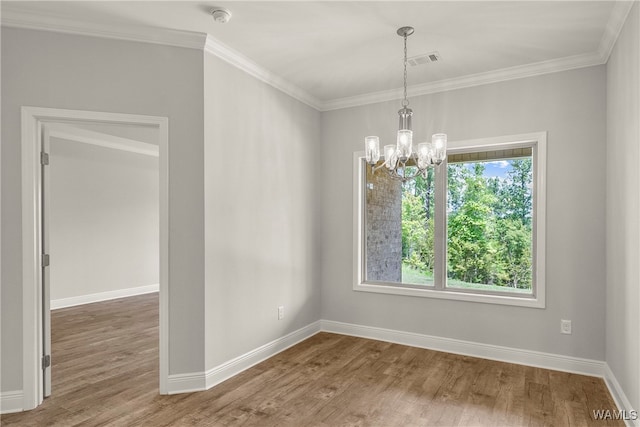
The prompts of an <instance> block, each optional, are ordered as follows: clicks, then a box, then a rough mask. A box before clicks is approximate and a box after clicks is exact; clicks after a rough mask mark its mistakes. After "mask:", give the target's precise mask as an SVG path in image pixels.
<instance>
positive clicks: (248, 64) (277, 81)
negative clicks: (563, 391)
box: [204, 35, 322, 111]
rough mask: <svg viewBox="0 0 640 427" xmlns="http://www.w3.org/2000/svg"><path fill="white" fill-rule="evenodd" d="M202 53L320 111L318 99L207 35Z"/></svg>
mask: <svg viewBox="0 0 640 427" xmlns="http://www.w3.org/2000/svg"><path fill="white" fill-rule="evenodd" d="M204 51H205V52H207V53H210V54H212V55H214V56H216V57H218V58H220V59H222V60H223V61H226V62H228V63H229V64H231V65H233V66H234V67H236V68H239V69H240V70H242V71H244V72H245V73H247V74H249V75H250V76H253V77H255V78H256V79H258V80H260V81H262V82H264V83H266V84H268V85H270V86H273V87H274V88H276V89H278V90H279V91H281V92H283V93H286V94H287V95H289V96H290V97H292V98H294V99H297V100H298V101H300V102H302V103H304V104H307V105H308V106H310V107H312V108H315V109H316V110H320V111H322V108H321V106H322V102H321V101H320V100H319V99H317V98H316V97H314V96H312V95H311V94H309V93H308V92H306V91H305V90H303V89H301V88H299V87H298V86H296V85H294V84H293V83H291V82H289V81H287V80H285V79H283V78H282V77H280V76H278V75H276V74H274V73H272V72H271V71H269V70H267V69H266V68H264V67H262V66H260V65H259V64H257V63H256V62H254V61H252V60H251V59H249V58H247V57H246V56H244V55H243V54H241V53H240V52H238V51H237V50H235V49H233V48H231V47H229V46H227V45H226V44H224V43H222V42H221V41H219V40H217V39H215V38H214V37H211V36H209V35H208V36H207V39H206V42H205V45H204Z"/></svg>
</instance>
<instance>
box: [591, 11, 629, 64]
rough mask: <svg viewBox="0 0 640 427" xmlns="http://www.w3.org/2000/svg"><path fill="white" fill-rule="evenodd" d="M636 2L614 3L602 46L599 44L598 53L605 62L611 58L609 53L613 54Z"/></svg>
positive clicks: (601, 41) (601, 40) (601, 42)
mask: <svg viewBox="0 0 640 427" xmlns="http://www.w3.org/2000/svg"><path fill="white" fill-rule="evenodd" d="M636 2H637V0H635V1H616V2H615V4H614V5H613V10H612V11H611V15H610V16H609V21H608V22H607V26H606V28H605V30H604V34H603V35H602V39H600V46H598V54H599V55H600V58H601V59H602V62H603V63H605V62H607V61H608V60H609V55H611V51H612V50H613V46H615V44H616V40H618V36H619V35H620V31H622V27H623V26H624V23H625V21H626V20H627V16H628V15H629V12H630V11H631V8H632V7H633V4H634V3H636Z"/></svg>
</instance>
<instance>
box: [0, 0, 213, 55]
mask: <svg viewBox="0 0 640 427" xmlns="http://www.w3.org/2000/svg"><path fill="white" fill-rule="evenodd" d="M1 23H2V26H3V27H10V28H20V29H26V30H38V31H51V32H55V33H63V34H73V35H80V36H90V37H100V38H107V39H116V40H126V41H134V42H141V43H153V44H161V45H166V46H175V47H184V48H188V49H202V48H203V47H204V43H205V39H206V34H203V33H196V32H190V31H180V30H170V29H166V28H154V27H144V26H137V25H135V26H132V25H118V26H117V27H115V26H113V25H105V24H99V23H95V22H92V23H85V22H81V21H75V20H71V19H68V18H64V17H59V16H53V15H44V14H36V13H33V12H24V11H21V10H17V9H13V8H12V7H11V6H7V5H6V4H5V5H3V7H2V18H1Z"/></svg>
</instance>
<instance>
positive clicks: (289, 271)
mask: <svg viewBox="0 0 640 427" xmlns="http://www.w3.org/2000/svg"><path fill="white" fill-rule="evenodd" d="M204 64H205V98H204V101H205V117H206V120H205V160H204V162H205V236H206V240H205V277H206V299H205V305H206V341H207V344H206V352H207V353H206V365H207V368H212V367H214V366H216V365H218V364H220V363H222V362H224V361H227V360H229V359H231V358H233V357H236V356H239V355H241V354H244V353H246V352H247V351H249V350H252V349H255V348H257V347H259V346H261V345H263V344H266V343H267V342H270V341H272V340H274V339H276V338H279V337H281V336H283V335H285V334H287V333H289V332H292V331H294V330H296V329H299V328H301V327H303V326H307V325H308V324H309V323H311V322H314V321H316V320H319V319H320V283H319V280H318V272H319V268H320V260H319V250H318V242H319V238H318V233H317V231H318V224H319V218H318V210H319V191H320V190H319V189H320V186H321V185H322V184H323V180H324V176H325V175H324V172H322V171H321V170H320V168H319V159H320V147H319V144H320V113H319V112H317V111H315V110H313V109H312V108H310V107H308V106H306V105H304V104H302V103H300V102H298V101H296V100H294V99H292V98H291V97H289V96H287V95H285V94H283V93H282V92H280V91H278V90H276V89H274V88H272V87H271V86H269V85H267V84H265V83H263V82H260V81H258V80H256V79H255V78H253V77H251V76H249V75H248V74H246V73H244V72H242V71H240V70H238V69H237V68H234V67H232V66H230V65H228V64H227V63H225V62H223V61H221V60H220V59H218V58H216V57H214V56H213V55H210V54H208V53H205V60H204ZM279 305H284V306H285V318H284V319H283V320H278V317H277V307H278V306H279Z"/></svg>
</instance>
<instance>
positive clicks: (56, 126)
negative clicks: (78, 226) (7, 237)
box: [22, 107, 169, 409]
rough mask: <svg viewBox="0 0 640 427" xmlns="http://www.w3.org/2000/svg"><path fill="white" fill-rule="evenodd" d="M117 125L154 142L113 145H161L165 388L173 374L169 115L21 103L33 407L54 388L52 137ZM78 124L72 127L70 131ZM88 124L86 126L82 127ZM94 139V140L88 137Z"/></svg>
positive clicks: (26, 378) (27, 356) (26, 334)
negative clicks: (148, 132) (150, 135)
mask: <svg viewBox="0 0 640 427" xmlns="http://www.w3.org/2000/svg"><path fill="white" fill-rule="evenodd" d="M109 125H118V126H120V127H123V126H124V127H131V129H133V128H135V127H139V128H140V129H143V128H144V129H153V130H154V131H155V133H154V135H156V137H155V139H156V141H154V142H155V144H151V145H149V144H148V143H136V142H139V141H135V140H132V139H128V138H118V137H115V138H112V139H111V141H109V142H108V144H115V145H118V144H119V145H120V147H115V146H112V147H110V148H119V149H125V150H128V151H133V152H141V151H140V150H143V151H144V150H149V149H150V147H151V146H154V147H157V152H158V179H159V197H158V199H159V300H160V307H159V317H160V324H159V335H160V336H159V343H160V345H159V351H160V354H159V360H160V369H159V372H160V378H159V388H160V393H161V394H165V393H166V392H167V379H168V362H169V361H168V354H169V352H168V119H167V118H164V117H155V116H139V115H130V114H115V113H101V112H90V111H76V110H59V109H50V108H37V107H23V108H22V178H23V203H22V205H23V206H22V208H23V221H22V228H23V328H24V330H23V360H24V363H23V393H24V394H23V396H24V409H33V408H35V407H36V406H38V405H39V404H40V403H42V400H43V399H44V397H45V396H47V395H48V393H49V392H50V384H51V382H50V373H51V371H50V369H51V368H50V363H49V360H50V359H49V357H48V356H49V355H50V333H51V331H50V317H49V316H50V307H49V302H50V300H49V294H48V290H49V287H48V280H49V266H48V265H49V256H48V255H49V254H48V242H49V235H48V230H49V227H48V220H49V218H48V214H47V208H48V206H49V202H48V195H49V192H48V191H47V185H48V183H49V180H48V173H49V170H48V169H47V168H48V160H49V159H48V155H49V152H48V148H49V144H50V140H51V137H52V135H53V136H56V135H57V136H58V137H59V136H60V135H62V136H65V132H66V135H67V137H68V135H69V134H70V133H71V134H74V135H76V136H77V135H80V137H82V138H84V139H85V141H84V142H87V141H86V140H87V139H91V138H90V137H91V136H92V131H90V130H87V127H91V128H92V129H95V128H99V127H105V126H107V127H108V126H109ZM72 129H74V131H73V132H72V131H71V130H72ZM83 129H84V130H83ZM89 143H90V142H89Z"/></svg>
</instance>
